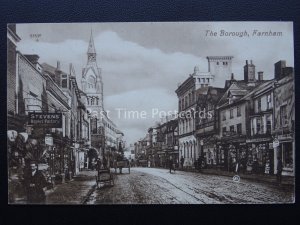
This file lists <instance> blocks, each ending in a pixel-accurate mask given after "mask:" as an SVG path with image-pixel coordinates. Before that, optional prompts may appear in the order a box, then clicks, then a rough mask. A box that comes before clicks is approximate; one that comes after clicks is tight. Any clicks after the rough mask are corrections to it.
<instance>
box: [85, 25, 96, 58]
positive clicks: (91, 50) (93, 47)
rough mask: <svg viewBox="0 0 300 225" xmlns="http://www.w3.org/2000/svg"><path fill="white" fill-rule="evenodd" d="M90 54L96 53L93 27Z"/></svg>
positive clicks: (88, 52)
mask: <svg viewBox="0 0 300 225" xmlns="http://www.w3.org/2000/svg"><path fill="white" fill-rule="evenodd" d="M87 54H88V55H96V49H95V45H94V38H93V30H92V29H91V37H90V43H89V47H88V51H87Z"/></svg>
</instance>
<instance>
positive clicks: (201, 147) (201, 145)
mask: <svg viewBox="0 0 300 225" xmlns="http://www.w3.org/2000/svg"><path fill="white" fill-rule="evenodd" d="M200 152H201V156H202V157H203V154H204V153H203V140H200Z"/></svg>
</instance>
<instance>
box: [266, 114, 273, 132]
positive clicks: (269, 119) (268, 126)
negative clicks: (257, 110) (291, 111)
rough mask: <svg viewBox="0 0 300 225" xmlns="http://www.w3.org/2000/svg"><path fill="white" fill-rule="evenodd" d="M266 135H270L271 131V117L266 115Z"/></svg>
mask: <svg viewBox="0 0 300 225" xmlns="http://www.w3.org/2000/svg"><path fill="white" fill-rule="evenodd" d="M266 126H267V127H266V128H267V129H266V133H267V134H271V131H272V116H271V115H268V116H267V124H266Z"/></svg>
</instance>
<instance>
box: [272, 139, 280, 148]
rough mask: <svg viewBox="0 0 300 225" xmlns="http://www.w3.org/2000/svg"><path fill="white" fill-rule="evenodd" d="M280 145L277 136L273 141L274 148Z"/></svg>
mask: <svg viewBox="0 0 300 225" xmlns="http://www.w3.org/2000/svg"><path fill="white" fill-rule="evenodd" d="M278 146H279V140H278V139H277V138H276V139H274V141H273V148H277V147H278Z"/></svg>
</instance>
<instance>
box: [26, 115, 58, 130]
mask: <svg viewBox="0 0 300 225" xmlns="http://www.w3.org/2000/svg"><path fill="white" fill-rule="evenodd" d="M28 124H29V125H34V126H36V127H49V128H62V113H37V112H29V113H28Z"/></svg>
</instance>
